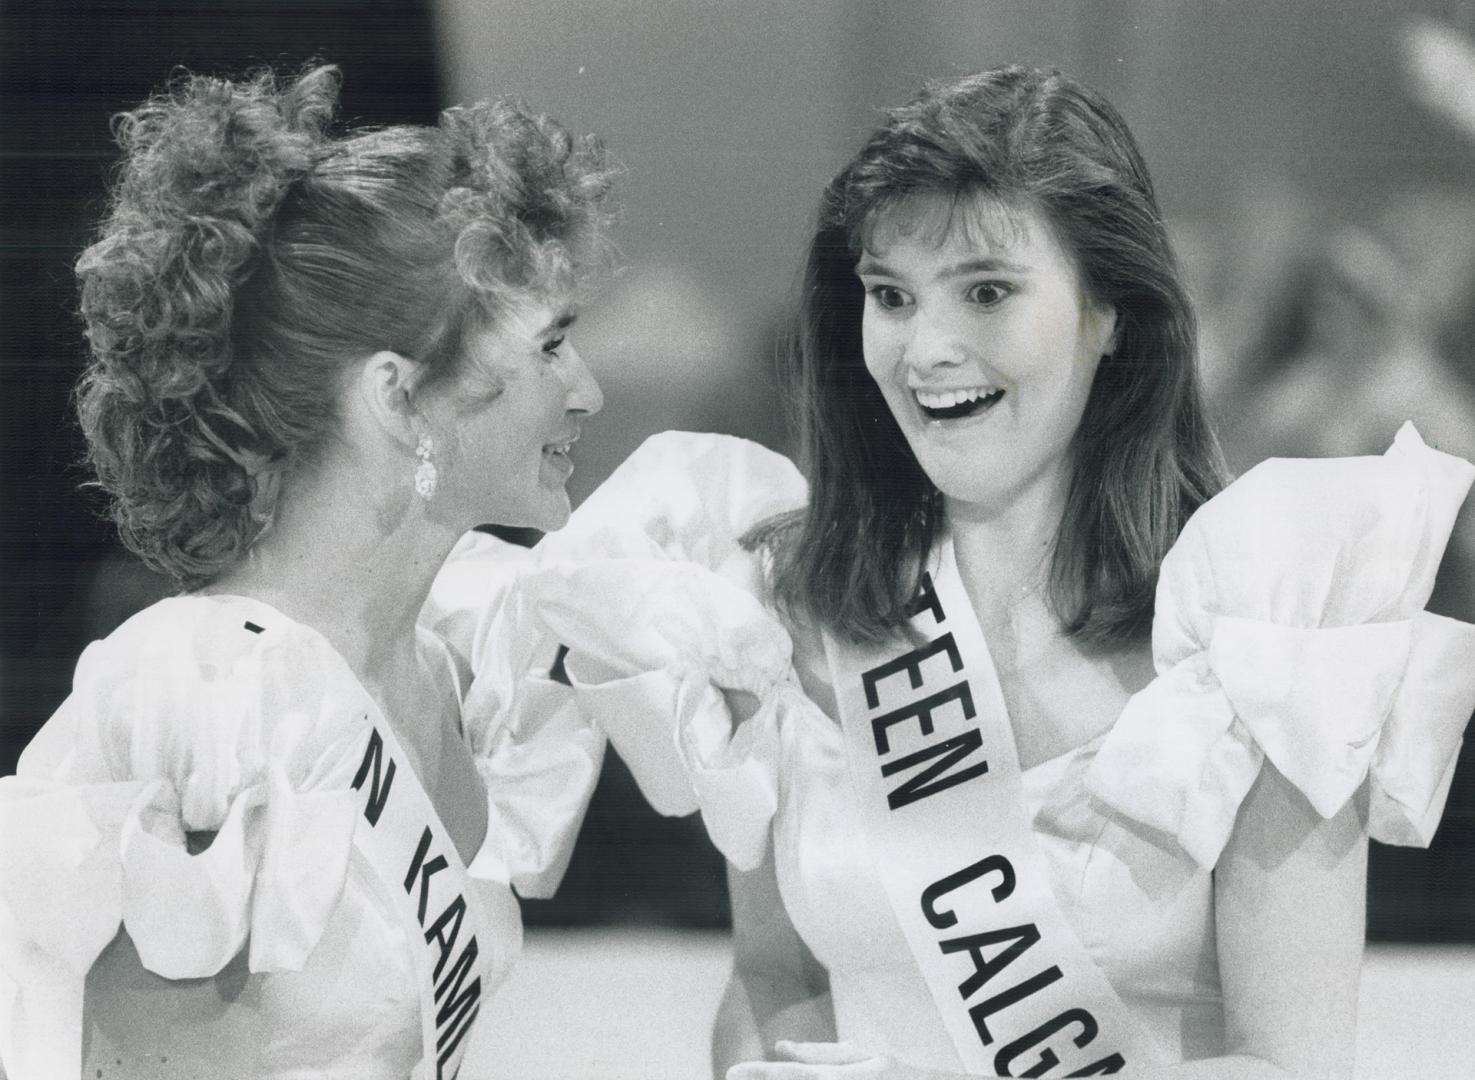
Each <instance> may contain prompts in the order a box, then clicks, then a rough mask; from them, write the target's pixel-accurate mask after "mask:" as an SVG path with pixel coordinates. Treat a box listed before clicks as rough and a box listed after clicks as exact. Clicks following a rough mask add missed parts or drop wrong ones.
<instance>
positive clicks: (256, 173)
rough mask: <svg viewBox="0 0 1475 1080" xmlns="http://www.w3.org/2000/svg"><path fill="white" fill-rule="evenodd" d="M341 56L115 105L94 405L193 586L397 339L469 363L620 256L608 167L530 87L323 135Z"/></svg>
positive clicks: (136, 497)
mask: <svg viewBox="0 0 1475 1080" xmlns="http://www.w3.org/2000/svg"><path fill="white" fill-rule="evenodd" d="M338 86H339V76H338V71H337V69H336V68H333V67H331V66H321V67H316V68H313V69H310V70H307V71H305V72H304V73H302V74H301V75H299V76H296V77H290V78H289V77H282V76H279V75H277V74H275V73H272V72H270V71H264V72H260V73H257V74H255V75H253V76H251V77H249V78H247V79H245V80H242V81H229V80H224V79H217V78H207V77H200V76H186V77H184V78H182V79H181V80H180V81H179V82H178V83H177V84H176V85H174V86H173V87H172V88H170V89H169V90H167V91H166V92H163V93H161V94H159V95H157V96H155V97H154V98H152V99H151V100H149V101H148V102H146V103H144V104H143V105H141V106H140V107H138V108H137V109H134V110H133V111H131V112H128V113H125V114H123V115H121V116H120V117H119V118H118V120H117V125H116V135H117V139H118V143H119V145H120V146H121V147H122V149H123V161H122V164H121V166H120V172H119V176H118V179H117V182H116V184H115V185H114V188H113V192H112V199H111V205H110V210H109V213H108V215H107V217H106V218H105V220H104V221H103V223H102V225H101V227H100V230H99V233H98V236H97V239H96V241H95V242H94V243H93V244H92V245H91V246H90V247H88V248H87V249H86V250H85V251H84V252H83V253H82V255H81V257H80V258H79V259H78V262H77V275H78V279H79V281H80V285H81V312H82V316H83V319H84V321H85V323H86V333H87V338H88V341H89V344H90V346H91V354H92V355H91V361H90V363H89V365H88V367H87V370H86V372H85V373H84V375H83V377H82V380H81V382H80V384H79V386H78V392H77V406H78V412H79V415H80V418H81V422H82V428H83V432H84V434H85V435H86V438H87V444H88V450H89V457H90V460H91V462H92V465H93V467H94V469H95V470H96V474H97V483H98V485H99V486H101V487H102V488H103V489H104V490H105V491H107V493H108V494H109V496H110V497H111V502H112V510H113V516H114V518H115V520H116V521H117V524H118V528H119V532H120V534H121V536H122V538H123V541H124V543H125V544H127V545H128V547H129V548H130V549H131V550H133V551H134V552H135V553H136V554H137V555H139V557H140V558H142V559H143V560H144V562H146V563H147V564H148V565H150V566H152V567H154V568H155V569H158V570H161V571H163V572H165V573H168V574H169V575H171V576H172V577H173V578H174V579H175V580H176V582H178V584H179V585H180V586H181V587H182V588H185V589H189V588H196V587H199V586H200V585H203V584H205V583H207V582H209V581H210V580H211V579H212V578H214V577H215V576H216V575H218V574H219V573H220V572H221V571H222V570H224V569H225V568H226V567H227V566H229V565H230V564H232V563H233V562H235V561H236V560H237V559H239V558H240V557H241V556H242V555H243V554H244V553H245V551H246V550H247V549H248V548H249V547H250V545H251V543H252V541H253V540H254V539H255V538H256V536H258V535H259V534H260V532H261V530H262V529H263V528H264V527H265V526H266V525H267V524H268V523H269V522H270V520H271V517H272V514H273V511H274V508H275V504H276V500H277V497H278V492H279V488H280V483H281V481H282V479H283V478H284V477H285V476H288V475H289V474H290V472H291V470H292V469H293V468H294V467H295V466H297V465H299V464H300V463H302V462H304V461H306V460H309V459H310V458H311V456H312V455H313V454H314V452H315V451H316V450H317V449H318V448H319V447H320V446H321V445H322V444H323V443H324V442H325V440H326V439H327V438H328V437H329V436H330V435H331V434H332V432H333V431H334V428H335V424H336V423H337V419H338V417H337V402H338V392H337V386H338V380H339V375H340V372H341V371H342V369H343V367H344V366H345V365H346V364H348V363H350V362H352V361H353V360H355V359H358V358H362V357H364V356H367V355H371V354H373V353H374V352H377V351H379V350H382V349H388V350H392V351H394V352H397V353H400V354H401V355H403V356H406V357H410V358H412V359H415V360H417V361H419V362H421V363H422V364H424V365H425V366H426V368H427V369H428V376H429V378H430V379H439V378H443V377H446V376H449V375H452V374H454V373H455V372H456V370H457V369H458V365H459V362H460V358H461V355H462V342H463V338H464V336H465V334H466V332H467V331H468V329H471V328H473V327H479V326H483V325H487V324H488V323H491V322H495V320H496V319H497V317H498V315H499V314H500V313H502V312H504V311H506V310H507V309H508V308H510V307H512V306H515V305H516V304H518V303H519V302H520V301H523V300H525V299H527V298H529V297H533V296H539V295H546V294H548V293H551V292H554V291H559V290H563V289H566V288H568V287H571V286H572V285H573V284H574V282H575V280H576V278H577V277H579V276H580V275H581V274H583V273H584V272H585V271H586V270H587V269H589V268H590V267H591V266H593V265H595V264H604V263H606V262H607V261H608V256H609V250H610V249H609V246H608V241H607V225H608V222H609V218H610V216H611V210H610V208H609V193H610V187H611V182H612V179H613V175H614V170H613V168H612V167H611V165H610V163H609V161H608V159H607V157H606V156H605V154H604V151H603V149H602V148H601V147H600V145H599V144H598V142H597V141H596V140H594V139H592V138H582V139H576V138H574V137H572V136H570V135H569V134H568V133H567V132H566V131H565V130H564V129H563V128H562V127H560V126H559V125H558V124H557V123H555V122H554V121H552V120H550V119H548V118H547V117H544V116H540V115H537V114H534V113H532V112H530V111H528V110H527V109H526V108H524V107H523V106H521V105H519V104H517V103H512V102H483V103H480V104H477V105H473V106H470V107H466V108H456V109H450V110H447V111H446V112H445V113H444V114H443V115H442V116H441V119H440V122H439V124H438V125H437V126H435V127H420V126H397V127H388V128H383V129H372V130H360V131H357V132H351V133H349V134H347V135H345V136H343V137H334V136H333V135H331V134H330V133H329V126H330V123H331V121H332V119H333V114H334V110H335V108H336V105H337V99H338Z"/></svg>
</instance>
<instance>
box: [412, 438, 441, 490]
mask: <svg viewBox="0 0 1475 1080" xmlns="http://www.w3.org/2000/svg"><path fill="white" fill-rule="evenodd" d="M434 450H435V440H434V439H432V438H431V437H430V436H429V435H421V436H420V441H419V442H417V443H416V444H415V456H416V457H417V458H419V459H420V464H418V465H416V466H415V494H416V495H419V496H420V498H422V499H425V500H426V501H429V499H430V498H431V496H433V495H434V494H435V485H436V484H437V483H438V482H439V480H440V474H439V473H438V472H436V469H435V462H433V461H431V460H430V455H431V453H432V452H433V451H434Z"/></svg>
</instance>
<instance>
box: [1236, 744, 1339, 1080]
mask: <svg viewBox="0 0 1475 1080" xmlns="http://www.w3.org/2000/svg"><path fill="white" fill-rule="evenodd" d="M1365 807H1366V798H1365V792H1364V791H1359V793H1358V794H1357V795H1355V796H1354V797H1353V798H1352V800H1351V801H1350V802H1349V803H1348V805H1346V806H1345V807H1343V808H1342V810H1341V811H1340V812H1338V813H1337V814H1336V815H1334V816H1333V817H1331V818H1330V819H1328V820H1325V821H1323V820H1322V819H1321V817H1320V816H1319V815H1318V814H1317V813H1316V811H1315V810H1313V809H1312V808H1311V805H1310V804H1309V803H1308V802H1307V801H1306V799H1305V797H1304V796H1302V795H1301V793H1300V792H1299V791H1297V790H1296V789H1295V788H1294V787H1293V786H1292V785H1291V784H1290V782H1289V781H1287V780H1286V779H1285V778H1284V777H1283V776H1281V774H1280V773H1279V772H1278V771H1277V770H1276V768H1275V767H1274V766H1273V765H1272V764H1271V763H1270V762H1269V761H1266V762H1265V764H1264V767H1263V768H1262V769H1261V770H1260V776H1259V778H1258V779H1257V780H1256V781H1255V785H1254V787H1252V788H1251V789H1250V793H1249V795H1248V796H1247V797H1246V799H1245V801H1244V804H1243V805H1242V806H1241V807H1240V811H1239V817H1238V819H1237V820H1236V822H1235V828H1234V833H1233V834H1232V835H1231V837H1230V840H1229V844H1228V846H1227V847H1226V848H1225V849H1224V854H1223V855H1222V856H1221V857H1220V859H1219V865H1218V868H1217V869H1216V870H1215V872H1214V901H1215V922H1216V927H1217V932H1218V947H1219V974H1220V981H1221V983H1222V985H1223V989H1224V1020H1225V1047H1226V1049H1227V1050H1228V1051H1230V1052H1231V1053H1238V1054H1244V1055H1249V1056H1251V1057H1253V1058H1257V1059H1260V1060H1263V1061H1265V1062H1269V1063H1270V1064H1272V1065H1275V1066H1278V1067H1279V1068H1280V1069H1282V1070H1284V1071H1285V1072H1286V1073H1288V1074H1290V1075H1292V1076H1296V1077H1346V1076H1350V1075H1351V1074H1352V1065H1353V1053H1354V1049H1355V1045H1354V1044H1355V1041H1356V1040H1355V1036H1356V1030H1357V989H1358V977H1359V974H1360V972H1361V967H1362V952H1363V942H1364V937H1365V932H1366V904H1367V901H1366V889H1367V837H1366V833H1365V831H1364V827H1365V822H1364V820H1363V819H1364V816H1365V813H1366V810H1365Z"/></svg>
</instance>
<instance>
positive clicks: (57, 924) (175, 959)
mask: <svg viewBox="0 0 1475 1080" xmlns="http://www.w3.org/2000/svg"><path fill="white" fill-rule="evenodd" d="M269 612H270V609H264V608H261V607H260V606H259V605H254V604H252V603H251V602H249V601H238V600H234V599H232V600H225V599H220V600H212V601H200V600H174V601H165V602H163V603H162V604H160V605H155V607H153V608H150V609H149V610H148V611H145V612H143V613H142V614H140V615H138V616H136V617H135V618H134V619H132V620H130V621H129V622H128V623H126V624H124V626H123V627H121V628H120V629H119V630H118V631H117V632H115V633H114V634H113V635H112V636H111V637H109V638H108V639H107V640H106V641H103V642H98V643H96V644H94V645H93V646H91V647H89V649H88V650H87V651H86V652H85V653H84V654H83V657H82V660H81V662H80V663H79V664H78V667H77V674H76V678H75V681H74V689H73V693H72V695H71V697H70V698H68V700H67V701H66V702H65V703H64V704H63V706H62V708H61V709H60V710H59V711H58V712H57V714H56V715H55V716H54V717H53V718H52V719H51V720H50V721H49V722H48V723H47V725H46V727H45V728H44V729H43V730H42V732H41V733H40V734H39V735H38V736H37V738H36V739H35V741H34V742H33V743H32V744H31V746H30V747H28V749H27V751H26V753H25V754H24V755H23V756H22V758H21V762H20V767H19V771H18V775H16V776H14V777H7V778H5V779H3V780H0V838H3V839H0V852H3V855H0V857H3V858H4V860H5V866H6V867H7V868H8V871H7V873H6V874H5V875H4V877H3V878H0V922H3V924H4V933H3V934H0V941H3V945H0V948H3V955H0V968H3V970H4V972H5V974H6V976H7V977H8V978H9V979H10V980H11V981H12V982H13V983H14V987H13V988H12V989H13V996H12V999H11V1009H12V1011H11V1015H10V1021H11V1022H10V1023H9V1024H8V1025H7V1030H6V1032H5V1044H6V1046H7V1050H6V1054H7V1064H8V1065H10V1066H11V1067H13V1068H14V1069H15V1070H16V1072H17V1073H18V1074H20V1075H30V1073H29V1072H28V1071H27V1069H26V1067H25V1066H24V1065H23V1064H21V1063H27V1064H34V1065H36V1066H37V1067H38V1068H39V1069H40V1073H39V1074H42V1075H45V1074H49V1073H50V1072H51V1071H53V1070H55V1069H56V1068H58V1067H61V1068H62V1071H64V1072H66V1071H68V1070H70V1075H76V1068H72V1067H71V1066H70V1065H59V1062H58V1061H57V1055H58V1053H59V1051H58V1047H60V1046H68V1045H71V1046H77V1044H78V1035H79V1033H80V1029H81V1020H82V1016H81V1009H82V992H83V982H84V980H85V978H86V975H87V972H88V971H89V970H90V968H91V967H92V964H93V963H94V961H95V960H96V959H97V957H98V955H99V954H100V953H101V952H102V950H103V949H104V948H105V947H106V946H107V945H108V943H109V942H110V941H111V940H112V939H113V937H114V936H115V935H116V933H117V932H118V929H119V927H120V925H121V926H123V927H126V928H127V931H128V934H129V936H130V938H131V939H132V941H133V943H134V945H135V947H136V948H137V950H138V954H139V957H140V959H141V960H142V962H143V964H144V966H145V967H146V968H148V969H149V970H150V971H153V972H155V973H156V974H158V975H161V976H163V977H165V978H170V979H185V978H202V977H208V976H211V975H214V974H216V973H217V972H218V971H220V969H221V968H223V967H224V966H225V965H226V964H227V963H228V962H229V961H230V960H231V959H232V958H233V957H234V956H236V955H237V954H238V953H240V951H241V950H242V949H243V948H245V947H246V944H247V941H248V940H249V943H250V944H249V953H248V962H249V967H250V969H251V970H252V971H253V972H266V971H297V970H301V968H302V967H303V965H304V964H305V963H306V961H307V957H308V955H309V954H310V953H311V952H312V950H313V948H314V947H315V946H316V945H317V942H318V940H319V939H320V938H321V936H322V934H323V931H324V929H325V927H326V925H327V922H328V918H329V916H330V914H331V913H332V911H333V909H334V907H335V906H336V904H337V902H338V898H339V896H340V894H341V892H342V889H343V885H344V881H345V878H346V875H347V868H348V859H349V852H350V850H351V847H352V836H353V828H354V821H355V815H356V810H357V806H356V802H355V798H354V792H353V791H352V790H351V788H350V786H349V779H350V777H348V776H345V775H342V772H343V769H344V768H351V766H352V764H353V763H354V761H355V757H356V756H355V754H354V753H353V752H352V751H351V749H350V744H351V743H353V742H356V740H357V739H359V738H362V736H363V733H364V731H365V728H364V726H363V713H362V711H361V710H359V711H357V712H355V711H354V709H353V708H352V705H351V704H349V705H348V706H347V707H345V705H344V703H352V702H353V700H354V699H353V698H352V697H351V696H349V695H348V694H346V693H345V692H344V688H343V687H342V686H340V685H338V684H337V681H336V680H335V679H334V676H333V672H332V668H331V665H327V664H325V663H324V662H323V661H324V658H323V657H322V656H321V655H320V648H321V646H317V647H315V646H316V643H315V642H313V641H311V640H305V639H304V638H303V637H302V635H301V634H299V633H297V632H296V628H295V627H294V626H293V625H291V624H289V625H285V626H284V625H281V624H280V623H279V622H277V621H274V620H273V619H272V617H271V614H268V613H269ZM247 620H255V624H257V625H260V626H262V627H265V628H266V629H265V630H264V631H263V632H262V633H260V634H256V633H252V632H250V631H248V630H246V629H245V628H244V627H243V626H242V622H244V621H247ZM327 762H341V763H342V764H341V765H340V766H339V767H337V768H336V769H335V768H330V767H326V766H325V765H324V764H323V763H327ZM114 777H127V778H128V779H126V780H115V779H114ZM190 832H202V833H213V834H214V838H213V840H212V841H211V842H210V845H209V847H208V848H207V849H205V850H204V851H202V852H200V853H199V854H194V855H192V854H190V853H189V851H188V848H187V838H186V834H187V833H190ZM42 1002H45V1003H46V1004H45V1005H44V1006H42V1005H41V1003H42ZM17 1021H20V1022H19V1023H17ZM38 1023H39V1024H41V1025H42V1026H41V1027H40V1028H37V1027H35V1026H34V1025H35V1024H38ZM57 1040H60V1041H57ZM12 1057H14V1059H15V1060H11V1058H12ZM73 1064H75V1063H73Z"/></svg>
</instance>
